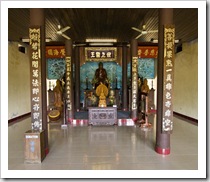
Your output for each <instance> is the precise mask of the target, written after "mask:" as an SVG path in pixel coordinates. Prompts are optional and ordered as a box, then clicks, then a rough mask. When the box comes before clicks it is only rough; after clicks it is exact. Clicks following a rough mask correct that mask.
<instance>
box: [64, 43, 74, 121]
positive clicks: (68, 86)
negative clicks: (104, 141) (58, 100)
mask: <svg viewBox="0 0 210 182" xmlns="http://www.w3.org/2000/svg"><path fill="white" fill-rule="evenodd" d="M65 51H66V57H65V60H66V83H65V91H66V113H67V120H68V122H71V121H72V119H73V118H74V92H73V64H72V57H73V56H72V40H66V41H65Z"/></svg>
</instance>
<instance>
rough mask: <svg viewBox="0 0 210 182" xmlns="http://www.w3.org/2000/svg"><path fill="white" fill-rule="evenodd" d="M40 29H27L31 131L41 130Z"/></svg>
mask: <svg viewBox="0 0 210 182" xmlns="http://www.w3.org/2000/svg"><path fill="white" fill-rule="evenodd" d="M40 35H41V33H40V27H30V28H29V44H30V63H31V118H32V123H31V129H32V131H33V130H34V131H41V130H42V102H41V99H42V98H41V50H40V49H41V42H40V41H41V40H40Z"/></svg>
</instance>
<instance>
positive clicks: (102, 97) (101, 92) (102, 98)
mask: <svg viewBox="0 0 210 182" xmlns="http://www.w3.org/2000/svg"><path fill="white" fill-rule="evenodd" d="M96 94H97V96H99V103H98V107H106V106H107V104H106V97H107V95H108V88H107V86H106V85H104V84H103V83H102V82H101V83H100V85H99V86H98V87H97V88H96Z"/></svg>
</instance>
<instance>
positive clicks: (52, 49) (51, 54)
mask: <svg viewBox="0 0 210 182" xmlns="http://www.w3.org/2000/svg"><path fill="white" fill-rule="evenodd" d="M65 53H66V52H65V47H64V46H46V58H64V57H65Z"/></svg>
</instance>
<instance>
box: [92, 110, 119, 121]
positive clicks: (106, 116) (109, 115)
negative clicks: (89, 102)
mask: <svg viewBox="0 0 210 182" xmlns="http://www.w3.org/2000/svg"><path fill="white" fill-rule="evenodd" d="M88 118H89V124H91V125H115V124H117V108H116V107H89V108H88Z"/></svg>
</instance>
